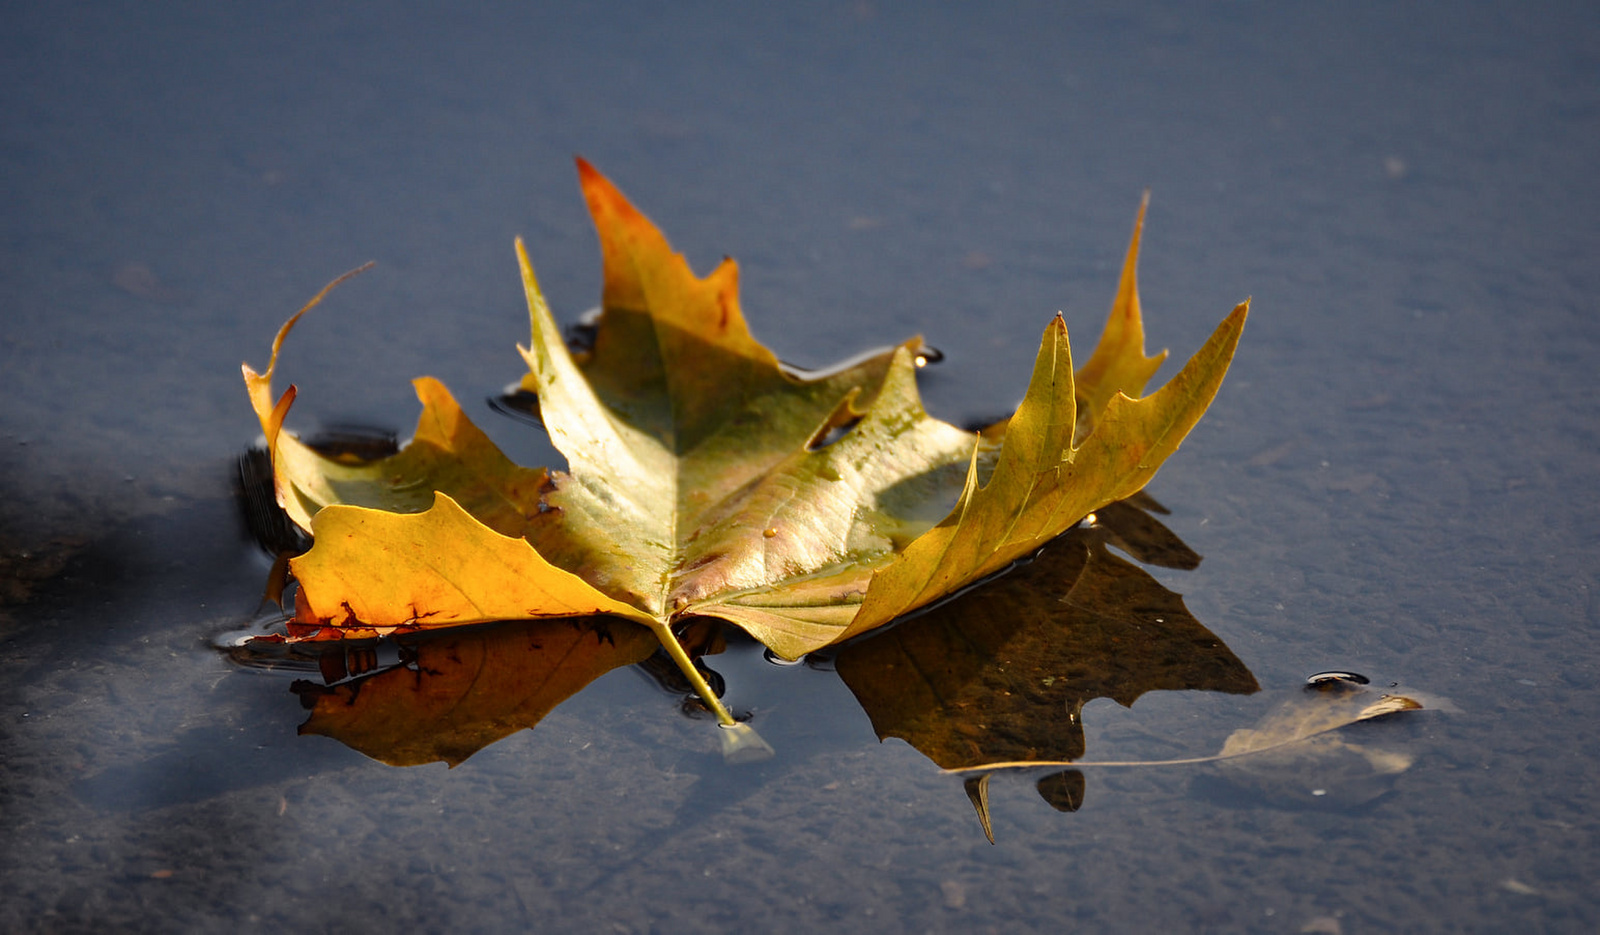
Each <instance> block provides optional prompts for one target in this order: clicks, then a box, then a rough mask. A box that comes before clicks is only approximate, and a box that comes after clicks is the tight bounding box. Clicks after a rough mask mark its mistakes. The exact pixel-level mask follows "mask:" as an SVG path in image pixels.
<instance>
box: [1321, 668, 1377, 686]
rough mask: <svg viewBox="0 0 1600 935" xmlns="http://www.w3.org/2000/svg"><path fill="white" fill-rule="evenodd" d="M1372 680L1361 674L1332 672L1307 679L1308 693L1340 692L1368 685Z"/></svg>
mask: <svg viewBox="0 0 1600 935" xmlns="http://www.w3.org/2000/svg"><path fill="white" fill-rule="evenodd" d="M1371 681H1372V680H1371V679H1369V678H1367V677H1366V676H1365V675H1362V674H1361V673H1359V672H1340V671H1338V670H1330V671H1327V672H1318V673H1317V674H1315V675H1310V676H1307V677H1306V690H1307V691H1338V690H1342V689H1350V688H1354V687H1355V686H1357V685H1366V684H1368V683H1369V682H1371Z"/></svg>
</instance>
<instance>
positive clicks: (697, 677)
mask: <svg viewBox="0 0 1600 935" xmlns="http://www.w3.org/2000/svg"><path fill="white" fill-rule="evenodd" d="M650 629H652V630H654V631H656V638H657V639H659V640H660V641H661V645H662V646H663V647H664V648H665V649H666V650H667V655H669V656H671V657H672V661H673V662H675V663H677V665H678V669H679V671H681V672H682V673H683V675H684V678H687V679H688V680H689V684H690V685H693V686H694V690H695V694H697V695H699V696H700V700H701V701H704V702H705V703H706V707H707V708H710V709H711V713H712V714H715V715H716V716H717V723H719V724H721V725H722V726H723V727H732V726H733V725H735V724H737V723H739V722H738V721H735V720H734V719H733V715H731V714H729V713H728V709H727V708H724V707H723V706H722V699H721V698H718V697H717V693H716V692H714V691H712V690H711V686H710V685H709V684H707V683H706V680H705V676H703V675H701V674H700V670H699V669H696V668H695V667H694V660H692V659H690V658H689V653H688V652H687V651H685V650H684V648H683V644H682V643H679V642H678V637H677V636H676V635H674V634H673V632H672V627H671V626H669V625H668V624H664V623H653V624H651V625H650Z"/></svg>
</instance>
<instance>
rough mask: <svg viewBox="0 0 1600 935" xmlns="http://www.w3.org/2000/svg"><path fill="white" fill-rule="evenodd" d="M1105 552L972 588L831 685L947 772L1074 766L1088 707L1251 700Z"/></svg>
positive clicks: (1212, 649)
mask: <svg viewBox="0 0 1600 935" xmlns="http://www.w3.org/2000/svg"><path fill="white" fill-rule="evenodd" d="M1130 509H1132V508H1131V507H1130ZM1162 528H1163V529H1164V528H1165V527H1162ZM1111 539H1112V534H1111V533H1110V532H1109V531H1108V530H1106V529H1103V528H1099V527H1086V528H1084V527H1080V528H1078V529H1074V530H1072V531H1070V532H1068V533H1067V534H1066V535H1064V536H1062V537H1060V538H1059V539H1057V540H1056V541H1054V542H1052V543H1051V544H1050V545H1049V546H1048V547H1046V548H1045V549H1044V550H1043V551H1042V552H1041V553H1040V554H1039V555H1038V557H1037V558H1035V559H1034V561H1032V562H1030V563H1028V564H1026V565H1023V566H1021V567H1019V568H1017V569H1015V570H1013V571H1012V572H1011V573H1009V574H1008V575H1006V576H1005V577H1003V578H1001V579H1000V580H997V581H995V582H992V583H991V584H989V585H988V586H986V587H984V588H983V589H981V590H978V591H974V592H969V593H967V594H965V595H963V596H961V597H959V598H957V599H956V600H953V601H950V602H949V603H946V604H944V605H941V606H939V607H936V608H934V609H933V610H931V611H929V612H927V613H925V614H923V615H921V616H919V617H916V618H914V619H910V620H907V621H905V622H904V623H902V624H901V625H899V626H898V627H895V628H894V629H892V630H889V631H888V632H886V633H882V634H879V635H876V636H872V637H869V638H868V639H865V640H862V641H861V642H858V643H854V644H851V645H849V646H846V647H845V648H844V649H842V650H841V651H840V652H839V654H838V657H837V660H836V666H837V668H838V672H839V675H840V677H841V678H843V679H844V681H845V684H846V685H847V686H848V687H849V688H850V690H851V692H853V693H854V694H855V696H856V699H857V700H858V701H859V702H860V703H861V706H862V707H863V708H864V709H865V710H866V712H867V716H868V717H869V718H871V720H872V725H873V728H874V730H875V731H876V732H877V734H878V737H879V739H880V740H881V739H886V738H889V737H899V738H901V739H902V740H905V741H906V742H907V743H909V744H911V745H912V746H913V747H915V748H916V749H917V750H918V751H920V752H921V753H922V754H923V755H924V756H926V757H928V758H929V759H930V760H932V761H933V762H934V763H936V764H938V765H939V766H941V767H943V768H945V769H962V768H967V767H972V766H977V765H981V764H986V763H996V762H1016V761H1025V760H1045V761H1066V760H1076V759H1079V758H1080V757H1082V756H1083V753H1084V735H1083V725H1082V722H1081V720H1080V718H1079V715H1080V712H1081V711H1082V709H1083V706H1084V705H1085V704H1086V703H1088V702H1089V701H1091V700H1092V699H1095V698H1111V699H1114V700H1116V701H1117V702H1118V703H1119V704H1122V705H1124V706H1128V705H1132V704H1133V702H1134V701H1135V699H1137V698H1138V697H1139V696H1140V695H1142V694H1144V693H1145V692H1148V691H1155V690H1159V689H1165V690H1203V691H1218V692H1229V693H1234V694H1248V693H1251V692H1255V691H1257V690H1258V688H1259V686H1258V685H1257V684H1256V680H1255V677H1254V676H1253V675H1251V673H1250V670H1249V669H1248V668H1246V667H1245V665H1244V663H1243V662H1241V661H1240V660H1239V658H1238V657H1237V656H1235V655H1234V654H1233V652H1232V651H1231V650H1229V649H1228V647H1227V646H1225V645H1223V643H1222V641H1221V640H1220V639H1218V638H1217V636H1216V635H1215V634H1213V633H1212V632H1211V631H1210V630H1208V629H1206V628H1205V627H1204V626H1202V625H1201V624H1200V622H1199V621H1198V620H1196V619H1195V618H1194V617H1193V616H1192V615H1191V614H1190V613H1189V611H1188V610H1187V609H1186V608H1185V607H1184V606H1183V600H1182V598H1181V597H1179V596H1178V595H1177V594H1174V593H1172V592H1171V591H1168V590H1167V589H1166V588H1164V587H1162V586H1161V584H1160V583H1159V582H1157V581H1156V580H1155V579H1154V578H1152V577H1150V576H1149V575H1148V574H1146V573H1145V572H1144V571H1142V570H1140V569H1139V568H1138V567H1137V566H1135V565H1134V564H1132V563H1131V562H1128V561H1126V560H1124V559H1121V558H1118V557H1117V556H1115V555H1113V554H1112V553H1111V552H1110V551H1108V549H1107V547H1106V546H1107V543H1108V541H1109V540H1111ZM1079 801H1080V802H1081V796H1080V797H1079Z"/></svg>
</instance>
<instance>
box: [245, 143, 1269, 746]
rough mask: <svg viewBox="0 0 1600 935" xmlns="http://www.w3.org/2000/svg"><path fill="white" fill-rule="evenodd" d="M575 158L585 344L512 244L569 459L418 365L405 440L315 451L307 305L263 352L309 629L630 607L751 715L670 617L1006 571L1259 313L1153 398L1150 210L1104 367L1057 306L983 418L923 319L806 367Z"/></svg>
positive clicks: (1219, 362) (746, 611)
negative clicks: (540, 456) (957, 406)
mask: <svg viewBox="0 0 1600 935" xmlns="http://www.w3.org/2000/svg"><path fill="white" fill-rule="evenodd" d="M579 175H580V178H581V182H582V186H583V192H584V196H585V198H586V200H587V202H588V205H589V208H590V212H591V214H592V215H593V216H594V220H595V224H596V227H597V229H598V231H599V234H600V244H601V254H602V257H603V262H604V293H603V312H602V314H601V316H600V318H599V320H598V322H597V323H596V328H595V338H594V344H593V348H592V350H591V351H589V352H588V353H584V354H581V355H576V356H575V355H574V354H573V353H571V352H570V351H569V349H568V347H567V345H566V343H565V342H564V340H563V338H562V334H561V332H560V330H559V328H558V327H557V325H556V323H555V320H554V318H553V317H552V315H551V314H550V311H549V309H548V308H547V307H546V305H545V301H544V298H543V296H542V295H541V293H540V290H539V287H538V283H537V281H536V279H535V277H534V273H533V268H532V266H531V264H530V263H529V262H528V258H527V255H526V252H525V251H524V249H523V247H522V243H521V241H520V240H519V241H518V242H517V245H516V246H517V250H516V252H517V258H518V261H519V264H520V266H521V270H522V278H523V283H524V286H525V291H526V293H527V299H528V307H529V313H530V319H531V324H532V337H531V340H530V342H529V346H528V347H527V348H523V349H522V354H523V357H524V359H525V360H526V362H527V364H528V372H527V374H526V375H525V376H524V377H523V379H522V384H521V386H522V388H523V389H524V390H525V391H527V392H528V393H531V394H535V395H536V396H537V400H538V402H537V405H538V414H539V417H540V419H541V420H542V422H543V424H544V427H545V429H546V430H547V431H548V433H549V435H550V438H551V440H552V442H553V443H554V444H555V446H556V447H557V448H558V449H559V450H560V451H561V452H562V454H564V455H565V456H566V458H567V467H566V470H564V471H560V470H555V471H546V470H544V469H529V468H524V467H520V466H518V465H515V464H513V463H512V462H511V461H510V460H509V459H507V458H506V457H505V456H504V455H503V454H502V453H501V452H500V451H499V450H498V449H497V448H496V447H495V446H494V445H493V443H492V442H490V441H489V439H488V438H487V437H486V436H484V434H483V433H482V432H481V431H480V430H479V429H477V428H476V427H475V426H473V425H472V423H471V422H470V421H469V420H468V419H467V418H466V417H465V415H464V414H462V412H461V410H460V407H459V406H458V405H457V404H456V402H455V400H454V399H453V398H452V397H451V396H450V394H449V392H448V391H447V390H445V388H444V387H443V386H442V385H441V384H439V383H438V382H437V381H434V380H432V379H431V378H426V377H425V378H422V379H419V380H418V381H416V386H417V392H418V395H419V397H420V398H421V400H422V402H423V412H422V416H421V419H420V421H419V423H418V429H417V433H416V435H415V437H414V438H413V439H412V440H411V442H410V443H409V444H408V445H407V446H406V447H405V448H404V449H402V450H401V451H399V452H398V453H396V454H394V455H392V456H389V457H386V458H381V459H374V460H359V459H352V458H348V457H346V458H332V457H327V456H324V455H322V454H319V453H318V452H317V451H315V450H314V449H312V448H311V447H309V446H307V445H306V444H304V443H303V442H301V441H300V440H299V439H298V438H296V437H295V436H294V435H293V434H292V433H289V432H287V431H284V430H283V421H284V417H285V415H286V413H287V411H288V408H289V405H290V404H291V403H292V402H293V399H294V388H293V387H290V389H289V390H288V391H286V392H285V393H284V394H283V395H282V396H281V397H279V398H278V399H277V400H276V401H274V398H273V394H272V390H271V380H272V375H273V372H274V370H275V369H276V365H277V358H278V352H279V350H280V348H281V345H282V343H283V339H284V337H285V336H286V335H287V333H288V331H289V329H290V328H292V326H293V325H294V323H295V320H297V319H298V318H299V314H297V315H296V316H295V318H292V319H290V321H289V322H288V323H287V324H285V325H284V327H283V329H282V330H281V331H280V332H279V335H278V337H277V340H276V341H275V342H274V345H273V354H272V360H271V363H270V364H269V366H268V367H267V370H266V371H265V373H257V372H255V371H254V370H252V369H251V368H249V367H248V366H246V367H245V368H244V373H245V380H246V384H247V386H248V389H249V391H250V398H251V402H252V405H253V407H254V408H255V411H256V414H257V416H258V418H259V419H260V421H261V425H262V428H263V431H264V432H265V434H266V438H267V444H268V447H269V449H270V452H271V455H272V460H273V470H274V482H275V487H276V494H277V498H278V501H279V503H280V504H281V505H282V506H283V508H284V509H285V510H286V511H287V512H288V514H289V516H290V517H291V518H292V519H293V520H294V522H295V523H296V524H298V525H299V526H300V527H301V528H303V529H305V530H306V531H308V532H309V533H310V534H311V535H312V537H313V542H314V545H313V547H312V548H311V550H310V551H309V552H307V553H306V554H304V555H301V556H299V557H297V558H295V559H294V560H293V561H292V562H291V566H290V569H291V572H292V574H293V575H294V577H295V579H296V580H297V581H298V583H299V591H298V593H297V600H296V604H297V606H296V615H295V619H294V621H293V622H292V623H291V627H290V636H291V638H293V639H333V638H340V637H345V636H373V635H381V634H385V633H393V632H404V631H410V630H418V629H430V628H439V627H446V626H459V625H465V624H472V623H481V622H487V621H492V620H503V619H536V618H544V617H566V616H575V615H586V614H612V615H616V616H620V617H625V618H627V619H630V620H633V621H636V622H638V623H640V624H643V625H644V626H647V627H649V628H650V629H651V630H653V631H654V632H655V633H656V635H657V637H658V638H659V639H660V640H661V643H662V644H663V646H665V647H666V649H667V650H668V652H669V653H671V654H672V655H673V657H674V658H675V659H676V660H677V661H678V663H679V666H680V668H683V669H684V670H685V675H687V676H689V678H690V680H691V682H693V683H694V684H695V685H696V687H697V689H698V690H699V691H700V693H701V694H702V696H703V697H705V698H706V701H707V703H708V704H709V705H710V706H711V707H712V708H713V710H715V711H716V712H717V714H718V717H719V718H720V719H721V720H723V722H724V723H725V724H731V723H732V718H731V717H729V716H728V714H727V712H726V711H725V710H724V709H722V707H721V705H720V703H718V702H717V700H716V698H715V696H714V695H713V694H712V693H711V692H710V689H709V688H708V687H707V686H705V684H704V682H703V680H701V679H700V677H699V675H698V673H696V672H694V670H693V666H692V665H690V664H689V661H688V657H687V655H686V654H685V653H684V651H683V649H682V647H681V646H680V645H679V643H678V641H677V640H676V638H675V637H674V636H673V629H672V628H673V626H674V625H675V624H676V623H678V622H680V621H683V620H685V619H687V618H690V617H697V616H711V617H719V618H722V619H725V620H729V621H732V622H734V623H736V624H738V625H739V626H741V627H743V628H744V629H746V630H747V631H749V632H750V633H751V634H752V635H754V636H755V637H756V638H757V639H759V640H761V641H762V642H763V643H765V644H767V645H768V646H769V647H771V648H772V649H773V650H774V651H776V652H777V653H779V654H780V655H782V656H785V657H788V658H796V657H798V656H800V655H802V654H804V653H806V652H809V651H812V650H815V649H818V648H820V647H823V646H827V645H830V644H833V643H837V642H840V641H842V640H845V639H849V638H851V637H853V636H855V635H857V634H860V633H864V632H866V631H868V630H871V629H874V628H876V627H879V626H882V625H884V624H886V623H888V622H890V621H891V620H893V619H895V618H896V617H898V616H900V615H902V614H904V613H906V612H908V611H911V610H915V609H917V608H918V607H922V606H925V605H927V604H929V603H931V602H933V601H936V600H939V599H940V598H943V597H945V596H948V595H950V594H952V593H954V592H956V591H958V590H960V589H962V588H964V587H966V586H968V585H970V584H972V583H974V582H976V581H978V580H980V579H982V578H983V577H985V576H987V575H990V574H992V573H994V572H996V571H998V570H1001V569H1003V568H1005V567H1006V566H1007V565H1008V564H1009V563H1011V562H1012V561H1014V560H1016V559H1017V558H1019V557H1022V556H1024V555H1026V554H1028V553H1029V552H1031V551H1032V550H1034V549H1036V548H1038V547H1039V546H1040V545H1042V544H1043V543H1045V542H1047V541H1049V540H1050V539H1052V538H1054V537H1055V536H1057V535H1060V534H1061V533H1062V532H1064V531H1065V530H1067V529H1068V528H1070V527H1071V526H1073V525H1074V524H1075V523H1077V521H1078V520H1079V519H1080V518H1082V517H1083V516H1084V515H1085V514H1087V513H1089V512H1091V511H1092V510H1094V509H1096V508H1098V507H1100V506H1103V505H1105V504H1107V503H1110V502H1112V501H1114V500H1118V499H1120V498H1123V497H1126V496H1128V495H1130V494H1132V493H1134V492H1135V491H1137V490H1139V489H1140V488H1142V487H1143V486H1144V485H1145V484H1146V483H1147V482H1148V481H1149V480H1150V478H1151V476H1152V475H1153V474H1154V473H1155V470H1156V468H1157V467H1158V466H1159V465H1160V464H1161V463H1162V461H1163V460H1165V459H1166V457H1167V456H1168V455H1170V454H1171V453H1172V452H1173V451H1174V450H1176V448H1177V446H1178V443H1179V442H1180V441H1182V439H1183V437H1184V435H1185V434H1186V433H1187V432H1188V431H1189V429H1190V428H1192V427H1193V425H1194V424H1195V422H1196V421H1197V420H1198V419H1199V418H1200V415H1201V414H1202V413H1203V412H1204V411H1205V409H1206V407H1207V405H1209V403H1210V401H1211V399H1212V398H1213V397H1214V395H1215V394H1216V391H1217V388H1218V386H1219V385H1220V383H1221V380H1222V377H1223V374H1224V373H1225V372H1226V370H1227V367H1228V363H1229V361H1230V360H1231V359H1232V355H1233V352H1234V348H1235V346H1236V345H1237V343H1238V339H1239V334H1240V331H1241V330H1242V328H1243V326H1244V321H1245V316H1246V313H1247V307H1248V303H1242V304H1240V305H1239V306H1238V307H1237V308H1235V309H1234V311H1233V312H1232V314H1230V315H1229V316H1227V318H1225V319H1224V320H1223V322H1222V324H1221V325H1220V326H1219V327H1218V328H1217V330H1216V332H1215V334H1213V335H1212V337H1211V338H1210V340H1208V341H1207V342H1206V344H1205V345H1204V346H1203V347H1202V348H1201V349H1200V351H1199V352H1197V353H1196V354H1195V355H1194V357H1193V358H1192V359H1191V360H1190V361H1189V362H1188V364H1187V365H1186V366H1185V367H1184V368H1183V370H1182V371H1181V372H1180V373H1179V374H1178V375H1177V376H1175V377H1174V378H1173V379H1172V380H1171V381H1170V382H1168V383H1167V384H1166V386H1164V387H1162V388H1161V389H1160V390H1159V391H1157V392H1156V393H1154V394H1151V395H1149V396H1143V397H1140V396H1138V394H1139V393H1141V392H1142V390H1143V387H1144V384H1145V383H1146V382H1147V381H1148V379H1149V377H1150V376H1151V374H1153V372H1154V370H1155V368H1156V367H1157V366H1159V364H1160V362H1161V359H1162V356H1164V355H1158V356H1156V357H1146V356H1145V355H1144V347H1143V344H1144V336H1143V326H1142V322H1141V315H1140V308H1139V301H1138V291H1137V285H1136V282H1135V277H1134V266H1135V262H1136V259H1137V253H1138V238H1139V227H1138V226H1136V228H1135V234H1134V240H1133V243H1132V244H1131V246H1130V248H1129V251H1128V258H1127V262H1126V266H1125V269H1124V272H1123V276H1122V282H1121V285H1120V287H1119V290H1118V293H1117V298H1116V300H1115V302H1114V303H1113V307H1112V312H1111V316H1110V319H1109V321H1108V323H1107V327H1106V330H1105V335H1104V337H1103V338H1102V340H1101V342H1100V344H1099V346H1098V347H1097V349H1096V351H1095V353H1094V354H1093V355H1092V356H1091V357H1090V359H1089V361H1088V363H1086V364H1085V365H1084V367H1083V368H1081V369H1080V370H1079V371H1078V372H1077V373H1076V374H1074V371H1073V367H1072V359H1071V353H1070V349H1069V347H1068V342H1067V331H1066V326H1065V324H1064V323H1063V322H1062V320H1061V318H1060V316H1059V315H1058V316H1056V318H1055V319H1054V320H1053V321H1052V322H1050V324H1049V325H1048V326H1047V328H1046V329H1045V333H1044V338H1043V341H1042V343H1041V346H1040V351H1039V355H1038V359H1037V361H1036V363H1035V367H1034V372H1033V377H1032V380H1031V382H1030V384H1029V386H1028V390H1027V394H1026V396H1025V397H1024V399H1023V401H1022V403H1021V405H1020V406H1019V408H1018V410H1017V412H1016V414H1015V415H1014V416H1013V417H1012V418H1011V419H1009V420H1007V422H1005V423H1002V424H1000V425H997V426H995V427H993V428H992V429H991V430H987V431H985V432H984V433H981V434H978V435H974V434H972V433H968V432H964V431H962V430H960V429H958V428H956V427H955V426H952V425H949V424H948V423H945V422H942V421H940V420H938V419H935V418H933V417H931V416H929V415H928V414H927V412H926V411H925V410H924V409H923V407H922V402H921V399H920V397H919V395H918V393H917V388H916V369H917V356H918V349H919V348H920V347H921V346H922V345H921V340H920V339H919V338H913V339H911V340H909V341H907V342H905V343H903V344H901V345H898V346H896V347H893V348H889V349H886V350H883V351H879V352H875V353H871V354H868V355H865V356H863V357H861V358H858V359H855V360H853V361H851V362H849V363H847V364H844V365H840V366H838V367H836V368H833V369H830V370H826V371H820V372H815V373H804V372H799V371H797V370H795V369H794V368H790V367H787V366H785V365H783V364H782V363H780V362H779V361H778V359H777V358H776V357H775V356H774V355H773V353H772V352H771V351H770V350H768V349H767V348H766V347H765V346H763V345H762V344H760V343H759V342H757V341H756V340H755V338H754V337H753V336H752V335H751V333H750V329H749V327H748V325H747V324H746V321H745V318H744V314H743V311H742V310H741V308H740V305H739V299H738V269H737V266H736V265H735V264H734V262H733V261H732V260H727V261H724V262H723V263H722V264H721V265H720V266H718V267H717V268H716V269H715V270H713V271H712V272H711V273H710V274H709V275H708V276H705V277H703V278H702V277H698V276H696V275H694V273H693V272H692V271H691V270H690V268H689V266H688V263H687V262H686V261H685V260H684V258H683V257H682V255H680V254H677V253H675V252H673V250H672V248H671V246H670V245H669V244H668V242H667V240H666V238H665V237H664V236H662V234H661V233H660V231H659V230H657V229H656V227H655V226H654V225H653V224H651V223H650V221H649V220H648V219H647V218H645V216H644V215H643V214H641V213H640V212H639V211H638V210H637V209H635V208H634V207H633V206H632V205H631V204H630V203H629V202H628V201H627V200H626V199H625V198H624V197H623V196H622V194H621V193H620V192H619V191H618V190H617V189H616V188H615V187H614V186H612V185H611V183H610V182H609V181H607V180H606V179H605V178H604V177H602V176H601V175H600V174H599V173H598V172H596V171H595V170H594V169H593V168H591V167H590V166H589V165H588V164H587V163H584V162H582V161H581V160H580V161H579ZM1142 220H1143V209H1142V208H1141V211H1140V224H1141V225H1142ZM325 292H326V290H325V291H324V293H325ZM321 298H322V296H320V295H319V296H318V297H317V299H314V300H313V302H312V303H311V305H315V304H316V302H317V301H319V300H320V299H321ZM310 307H311V306H310V305H308V306H307V308H310ZM304 311H305V309H302V310H301V313H300V314H303V313H304Z"/></svg>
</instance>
